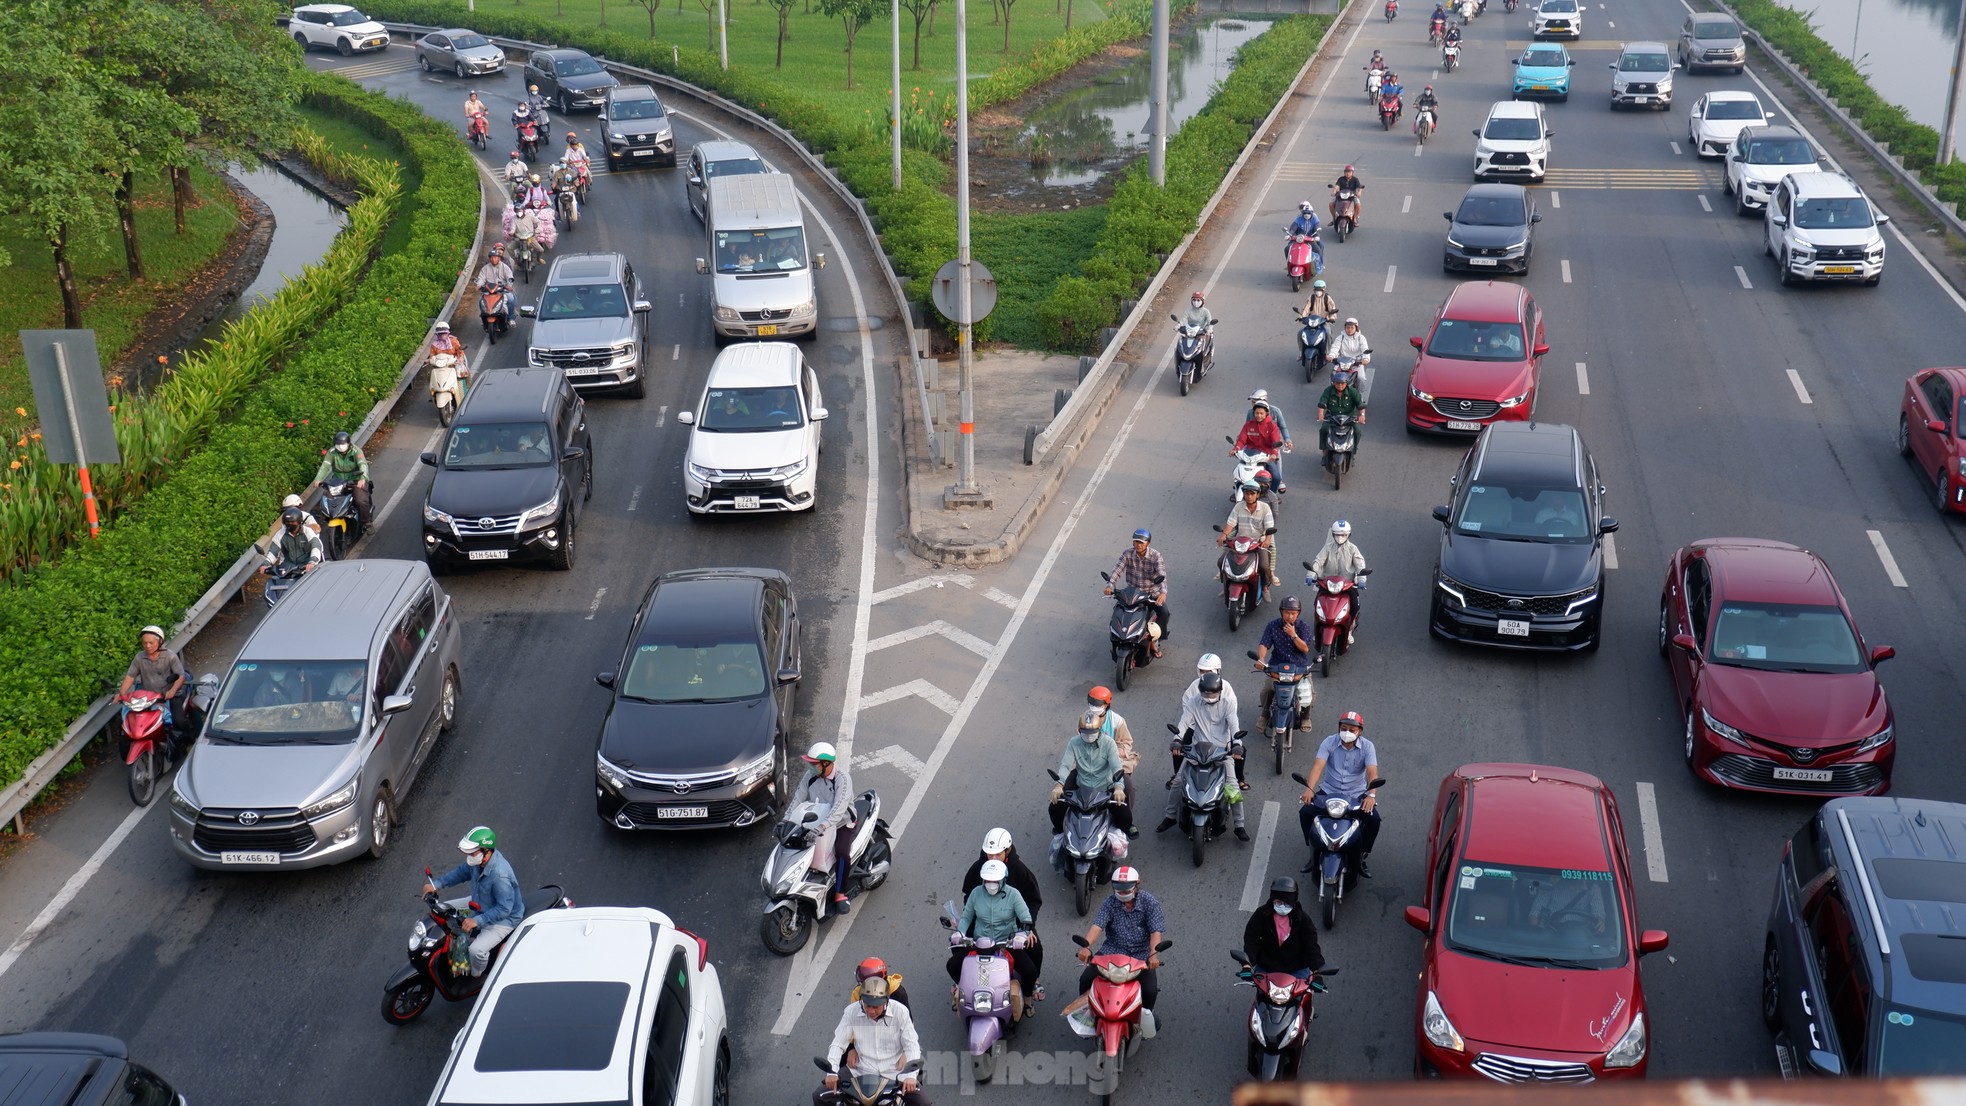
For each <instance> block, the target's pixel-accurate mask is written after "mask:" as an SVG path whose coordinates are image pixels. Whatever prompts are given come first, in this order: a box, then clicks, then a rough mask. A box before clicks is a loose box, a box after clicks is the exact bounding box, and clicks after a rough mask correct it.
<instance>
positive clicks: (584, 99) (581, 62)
mask: <svg viewBox="0 0 1966 1106" xmlns="http://www.w3.org/2000/svg"><path fill="white" fill-rule="evenodd" d="M620 83H621V82H620V81H617V80H615V79H614V74H612V73H610V72H608V71H607V70H605V69H603V68H601V63H600V62H598V61H595V60H594V58H593V55H591V54H589V53H587V51H585V50H541V51H539V52H537V53H535V54H533V55H532V56H531V57H529V58H527V59H526V84H527V85H538V86H539V94H540V95H541V96H544V97H546V98H547V99H548V100H551V101H552V102H553V106H554V107H557V108H559V109H560V114H561V115H567V114H570V113H572V111H573V109H575V108H598V107H600V106H601V104H602V103H603V102H604V101H605V100H606V99H607V91H608V89H610V88H613V87H614V86H615V85H618V84H620Z"/></svg>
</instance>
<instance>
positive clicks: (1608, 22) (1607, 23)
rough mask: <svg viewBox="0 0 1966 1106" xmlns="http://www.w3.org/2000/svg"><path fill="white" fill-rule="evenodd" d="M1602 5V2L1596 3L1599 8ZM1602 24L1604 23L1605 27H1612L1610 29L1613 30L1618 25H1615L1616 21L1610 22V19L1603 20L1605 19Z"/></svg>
mask: <svg viewBox="0 0 1966 1106" xmlns="http://www.w3.org/2000/svg"><path fill="white" fill-rule="evenodd" d="M1603 6H1604V5H1603V4H1599V5H1598V7H1600V8H1601V7H1603ZM1604 25H1605V26H1606V27H1610V28H1612V29H1614V30H1615V29H1616V28H1617V26H1618V25H1617V24H1616V23H1613V22H1611V21H1610V20H1609V19H1607V20H1605V21H1604Z"/></svg>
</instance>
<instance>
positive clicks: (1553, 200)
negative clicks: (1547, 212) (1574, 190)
mask: <svg viewBox="0 0 1966 1106" xmlns="http://www.w3.org/2000/svg"><path fill="white" fill-rule="evenodd" d="M1550 206H1551V207H1554V208H1560V207H1562V206H1563V193H1561V192H1558V191H1557V190H1556V189H1554V188H1552V189H1550Z"/></svg>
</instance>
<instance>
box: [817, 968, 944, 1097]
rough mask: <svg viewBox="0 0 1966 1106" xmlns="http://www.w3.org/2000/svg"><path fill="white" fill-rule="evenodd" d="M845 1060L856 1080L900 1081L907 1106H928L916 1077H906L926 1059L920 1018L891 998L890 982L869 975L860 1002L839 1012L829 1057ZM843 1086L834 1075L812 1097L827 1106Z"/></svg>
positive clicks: (911, 1075) (864, 980)
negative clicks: (909, 1068)
mask: <svg viewBox="0 0 1966 1106" xmlns="http://www.w3.org/2000/svg"><path fill="white" fill-rule="evenodd" d="M842 1055H844V1056H845V1058H846V1060H845V1063H844V1065H842V1067H843V1068H844V1070H846V1071H848V1072H850V1073H851V1074H853V1075H855V1076H875V1077H878V1078H882V1079H895V1078H899V1079H900V1081H901V1092H902V1093H901V1101H902V1103H903V1106H928V1099H927V1097H926V1096H924V1095H923V1094H922V1092H921V1084H920V1083H919V1082H918V1081H917V1080H916V1078H915V1076H914V1075H913V1074H910V1075H906V1076H903V1075H902V1074H901V1069H902V1068H905V1067H907V1066H908V1063H909V1061H911V1060H919V1059H921V1058H922V1040H921V1037H920V1036H919V1035H918V1034H917V1033H916V1032H915V1017H914V1015H913V1014H910V1013H909V1012H908V1004H907V1003H904V1002H896V1001H894V1000H893V999H892V997H891V996H890V995H889V994H888V987H887V978H886V977H885V976H879V975H870V976H868V977H867V978H866V979H863V980H861V982H860V997H859V998H858V999H856V1000H854V1001H853V1002H850V1003H848V1004H847V1007H846V1009H845V1010H843V1011H841V1012H840V1022H839V1025H838V1026H836V1027H835V1028H834V1029H833V1042H832V1044H831V1045H830V1046H828V1048H827V1049H826V1056H827V1058H828V1059H838V1058H839V1057H841V1056H842ZM839 1085H840V1077H839V1076H838V1075H836V1074H833V1073H830V1072H829V1073H828V1074H827V1076H826V1081H825V1083H824V1084H823V1085H822V1086H821V1087H820V1088H819V1089H818V1090H816V1091H814V1092H812V1103H813V1106H827V1103H828V1101H829V1098H830V1096H831V1093H832V1092H833V1091H834V1090H836V1089H837V1088H838V1087H839Z"/></svg>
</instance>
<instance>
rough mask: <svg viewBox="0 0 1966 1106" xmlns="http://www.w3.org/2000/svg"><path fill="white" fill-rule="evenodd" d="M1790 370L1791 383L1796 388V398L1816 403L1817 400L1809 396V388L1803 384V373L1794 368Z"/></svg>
mask: <svg viewBox="0 0 1966 1106" xmlns="http://www.w3.org/2000/svg"><path fill="white" fill-rule="evenodd" d="M1788 372H1789V384H1790V385H1791V386H1792V387H1794V388H1795V398H1797V399H1799V400H1801V401H1802V402H1804V403H1811V404H1813V403H1815V402H1816V401H1815V400H1813V399H1810V398H1809V389H1808V388H1805V387H1803V385H1802V374H1801V373H1799V372H1796V371H1795V370H1794V369H1790V370H1789V371H1788Z"/></svg>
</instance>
